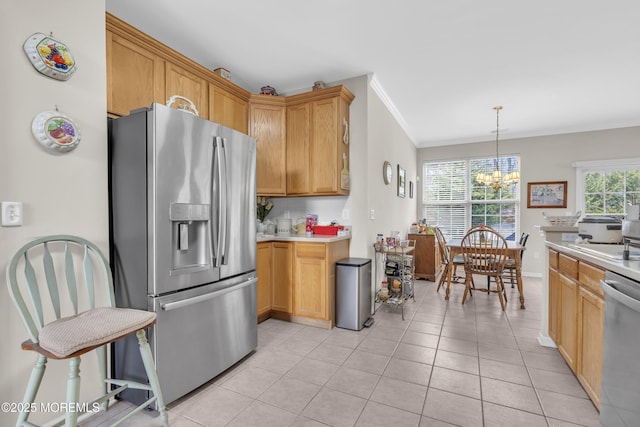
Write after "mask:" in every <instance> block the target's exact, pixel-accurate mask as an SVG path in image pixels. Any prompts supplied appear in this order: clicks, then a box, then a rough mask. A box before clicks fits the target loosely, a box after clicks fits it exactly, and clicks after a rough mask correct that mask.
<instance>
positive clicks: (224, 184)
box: [219, 138, 229, 265]
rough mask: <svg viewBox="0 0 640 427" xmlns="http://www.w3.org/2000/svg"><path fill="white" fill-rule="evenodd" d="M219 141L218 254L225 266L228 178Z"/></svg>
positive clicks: (227, 232)
mask: <svg viewBox="0 0 640 427" xmlns="http://www.w3.org/2000/svg"><path fill="white" fill-rule="evenodd" d="M219 139H220V146H221V147H222V149H221V150H220V154H221V157H220V191H219V194H220V239H221V241H220V252H221V258H222V262H221V263H222V264H223V265H226V264H227V262H228V259H227V256H228V255H229V202H228V200H229V176H228V173H227V151H226V148H225V142H226V141H225V139H224V138H219Z"/></svg>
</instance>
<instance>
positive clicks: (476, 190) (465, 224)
mask: <svg viewBox="0 0 640 427" xmlns="http://www.w3.org/2000/svg"><path fill="white" fill-rule="evenodd" d="M494 163H495V159H493V158H491V159H487V158H485V159H464V160H452V161H436V162H425V163H424V165H423V182H424V194H423V197H422V200H423V217H424V218H426V220H427V221H428V222H429V224H432V225H437V226H438V227H440V228H441V229H442V231H443V233H444V234H445V236H446V237H447V238H449V239H450V238H454V239H455V238H457V239H460V238H462V237H463V236H464V234H465V233H466V231H467V230H468V229H469V228H470V227H472V226H476V225H480V224H485V225H488V226H490V227H493V228H495V229H496V230H497V231H498V232H499V233H500V234H502V236H504V237H505V238H506V239H507V240H515V239H516V237H515V236H516V235H517V233H518V230H519V226H518V218H519V208H520V184H513V185H510V186H507V187H505V188H501V189H498V190H494V189H493V188H492V187H487V186H485V185H484V184H480V183H478V182H476V180H475V177H476V175H478V173H480V172H482V171H490V170H491V169H493V168H494ZM499 163H500V170H502V171H503V173H506V172H507V171H509V170H513V169H516V168H518V169H519V164H520V158H519V157H518V156H509V157H501V158H500V159H499Z"/></svg>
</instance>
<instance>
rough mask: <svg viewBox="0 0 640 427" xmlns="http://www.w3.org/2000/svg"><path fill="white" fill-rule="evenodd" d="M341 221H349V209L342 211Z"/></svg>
mask: <svg viewBox="0 0 640 427" xmlns="http://www.w3.org/2000/svg"><path fill="white" fill-rule="evenodd" d="M342 219H345V220H347V219H349V209H342Z"/></svg>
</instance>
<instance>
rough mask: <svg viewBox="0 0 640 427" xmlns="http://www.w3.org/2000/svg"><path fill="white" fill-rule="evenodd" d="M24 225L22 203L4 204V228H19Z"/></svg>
mask: <svg viewBox="0 0 640 427" xmlns="http://www.w3.org/2000/svg"><path fill="white" fill-rule="evenodd" d="M21 225H22V202H2V226H3V227H19V226H21Z"/></svg>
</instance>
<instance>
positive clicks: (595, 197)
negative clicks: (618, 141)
mask: <svg viewBox="0 0 640 427" xmlns="http://www.w3.org/2000/svg"><path fill="white" fill-rule="evenodd" d="M574 166H576V175H577V178H576V182H577V185H576V201H577V205H578V210H581V211H582V213H583V214H585V215H624V214H625V213H626V206H627V205H628V204H631V203H634V202H636V201H640V159H622V160H605V161H597V162H577V163H575V164H574Z"/></svg>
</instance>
